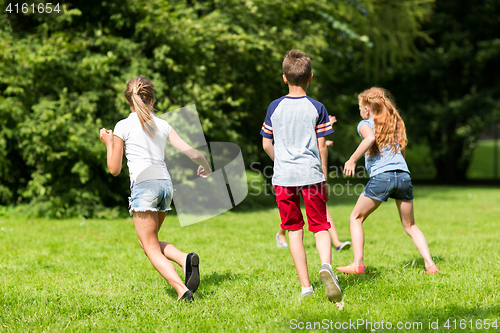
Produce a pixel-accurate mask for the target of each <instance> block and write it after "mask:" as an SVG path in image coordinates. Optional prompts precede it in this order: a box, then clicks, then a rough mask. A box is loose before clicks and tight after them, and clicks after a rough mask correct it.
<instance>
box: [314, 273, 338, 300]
mask: <svg viewBox="0 0 500 333" xmlns="http://www.w3.org/2000/svg"><path fill="white" fill-rule="evenodd" d="M319 278H320V279H321V281H323V284H324V285H325V291H326V297H328V300H329V301H330V302H340V301H341V300H342V291H341V290H340V286H339V284H338V283H337V281H335V278H334V277H333V276H332V274H331V273H330V272H329V271H327V270H324V271H320V272H319Z"/></svg>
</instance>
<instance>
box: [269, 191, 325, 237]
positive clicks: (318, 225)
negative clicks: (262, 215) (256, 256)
mask: <svg viewBox="0 0 500 333" xmlns="http://www.w3.org/2000/svg"><path fill="white" fill-rule="evenodd" d="M323 191H324V188H323V183H317V184H313V185H306V186H291V187H282V186H278V185H276V186H274V192H275V193H276V202H277V203H278V209H279V211H280V217H281V229H283V230H299V229H302V227H303V226H304V217H303V216H302V212H301V211H300V194H302V198H303V199H304V205H305V206H306V215H307V222H308V224H309V231H311V232H319V231H323V230H328V229H330V223H329V222H328V221H327V220H326V200H325V195H324V192H323Z"/></svg>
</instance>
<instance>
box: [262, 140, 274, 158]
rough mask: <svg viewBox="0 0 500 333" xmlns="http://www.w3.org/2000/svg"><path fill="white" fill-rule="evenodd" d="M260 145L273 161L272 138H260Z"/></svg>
mask: <svg viewBox="0 0 500 333" xmlns="http://www.w3.org/2000/svg"><path fill="white" fill-rule="evenodd" d="M262 147H263V148H264V151H265V152H266V153H267V155H269V157H270V158H271V159H272V160H273V161H274V145H273V139H268V138H262Z"/></svg>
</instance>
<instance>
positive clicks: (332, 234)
mask: <svg viewBox="0 0 500 333" xmlns="http://www.w3.org/2000/svg"><path fill="white" fill-rule="evenodd" d="M326 220H327V221H328V222H329V223H330V225H331V228H330V229H328V232H329V233H330V237H331V238H332V242H333V246H335V247H337V246H340V244H342V242H341V241H340V240H339V236H338V235H337V229H335V223H333V217H332V214H330V211H329V210H328V207H326Z"/></svg>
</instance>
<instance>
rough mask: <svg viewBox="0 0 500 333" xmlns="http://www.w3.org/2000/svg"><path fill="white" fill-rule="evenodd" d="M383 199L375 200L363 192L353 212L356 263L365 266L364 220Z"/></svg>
mask: <svg viewBox="0 0 500 333" xmlns="http://www.w3.org/2000/svg"><path fill="white" fill-rule="evenodd" d="M381 203H382V201H378V200H373V199H370V198H368V197H366V196H365V195H364V194H361V195H360V196H359V198H358V201H357V202H356V206H354V209H353V210H352V213H351V217H350V220H351V242H352V251H353V252H354V265H355V266H364V265H365V262H364V257H363V248H364V246H365V235H364V233H363V222H364V221H365V220H366V218H367V217H368V216H369V215H370V214H371V213H372V212H373V211H374V210H375V209H377V208H378V207H379V206H380V204H381Z"/></svg>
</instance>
